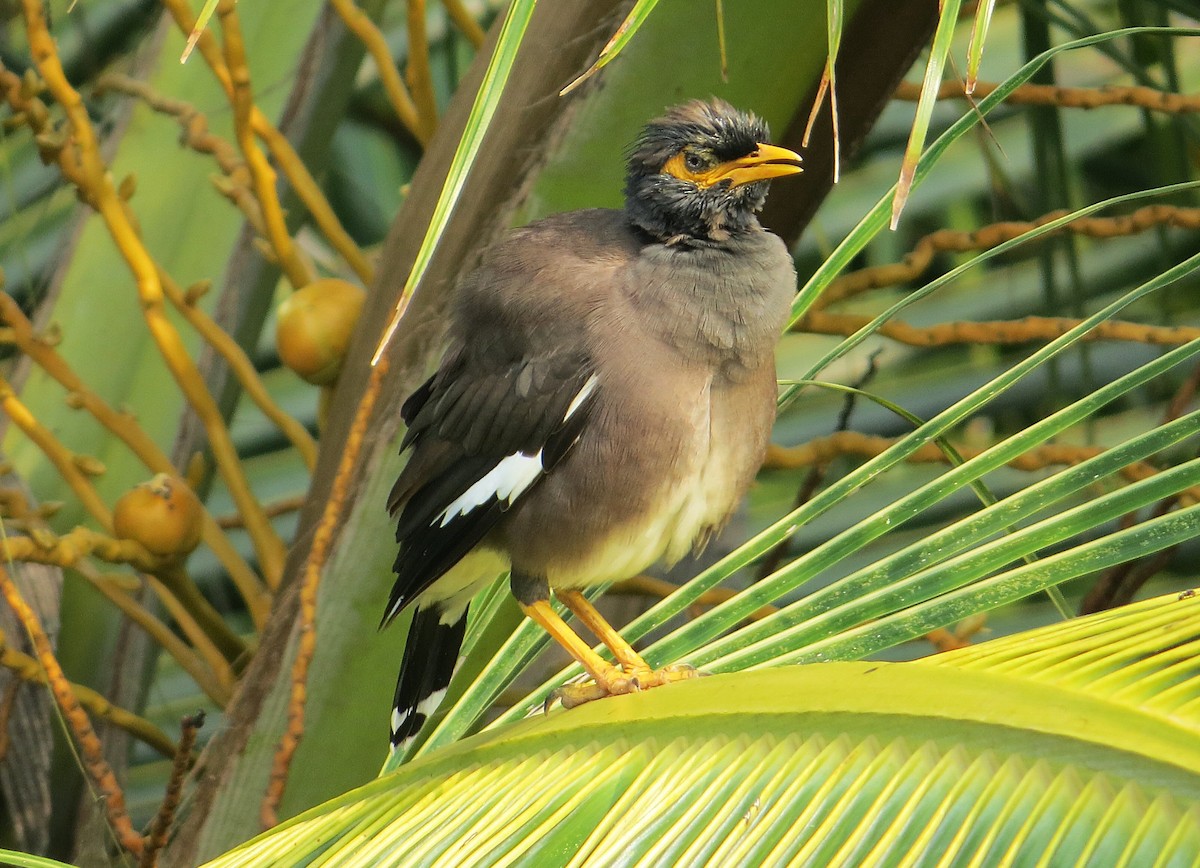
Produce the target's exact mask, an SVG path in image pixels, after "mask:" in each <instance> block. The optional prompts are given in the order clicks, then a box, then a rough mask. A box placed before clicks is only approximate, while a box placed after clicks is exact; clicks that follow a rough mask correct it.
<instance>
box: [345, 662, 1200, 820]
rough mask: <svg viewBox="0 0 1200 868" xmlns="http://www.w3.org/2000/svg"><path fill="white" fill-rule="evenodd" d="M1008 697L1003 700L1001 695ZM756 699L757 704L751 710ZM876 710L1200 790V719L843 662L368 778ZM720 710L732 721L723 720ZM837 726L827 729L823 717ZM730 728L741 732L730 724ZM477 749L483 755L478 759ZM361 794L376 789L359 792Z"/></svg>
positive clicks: (585, 714)
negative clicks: (1044, 745) (1074, 751)
mask: <svg viewBox="0 0 1200 868" xmlns="http://www.w3.org/2000/svg"><path fill="white" fill-rule="evenodd" d="M999 697H1004V698H1005V699H1006V700H1007V702H1006V704H1005V705H1004V706H1003V707H998V706H997V705H996V701H997V699H998V698H999ZM748 706H749V707H753V708H754V711H753V713H749V714H747V713H743V712H740V711H739V709H740V708H744V707H748ZM829 715H838V716H844V717H845V718H846V719H850V717H851V716H853V715H869V716H870V717H871V718H872V719H873V720H872V723H871V726H875V725H877V724H878V722H879V720H878V718H879V717H881V716H891V717H897V718H910V719H911V718H923V719H929V720H931V721H932V720H936V721H939V722H941V723H956V724H972V723H974V724H981V725H984V726H989V727H1000V728H1003V729H1005V730H1008V731H1023V732H1026V733H1039V734H1041V735H1045V736H1051V737H1058V738H1063V739H1068V740H1070V741H1075V742H1079V743H1081V744H1083V745H1092V746H1096V747H1101V748H1107V749H1111V750H1113V751H1117V752H1120V753H1125V754H1131V755H1134V756H1135V757H1138V758H1143V759H1146V760H1151V761H1154V762H1157V763H1161V764H1162V765H1164V766H1166V767H1170V768H1173V769H1174V770H1175V771H1176V772H1183V773H1185V774H1187V775H1193V776H1196V781H1195V787H1194V789H1195V791H1196V794H1197V797H1200V737H1198V736H1200V725H1198V723H1197V722H1196V721H1191V720H1187V719H1186V718H1179V717H1172V718H1170V719H1168V718H1164V717H1161V716H1157V715H1154V714H1151V713H1147V712H1146V711H1145V710H1144V709H1140V708H1136V707H1133V706H1129V705H1124V704H1122V703H1119V702H1115V701H1112V700H1110V699H1107V698H1104V697H1096V696H1089V695H1087V694H1085V693H1082V692H1080V691H1078V690H1070V689H1065V688H1063V687H1061V686H1057V685H1049V684H1043V683H1040V682H1036V681H1032V680H1030V679H1027V678H1019V677H1015V676H1012V675H1008V674H1003V673H992V672H981V671H977V670H973V671H970V672H966V671H960V670H957V669H953V668H950V667H946V666H936V665H929V664H923V663H921V662H908V663H871V662H865V663H864V662H839V663H824V664H813V665H808V666H801V667H780V668H777V669H765V670H758V671H754V672H745V673H734V674H729V675H723V676H713V677H712V678H705V679H700V680H697V681H693V682H683V683H680V684H676V685H672V686H670V687H669V688H666V689H662V690H654V691H649V692H646V693H643V694H638V695H633V696H626V697H619V698H615V699H608V700H603V701H600V702H596V703H593V704H591V705H588V706H583V707H581V708H577V709H572V710H570V711H557V712H552V713H551V714H550V715H549V716H548V717H540V716H539V717H537V718H534V719H531V720H528V721H524V722H521V723H518V724H514V725H513V726H512V727H511V728H509V729H507V730H504V731H501V732H499V733H497V732H489V733H484V734H481V735H478V736H474V737H471V738H468V739H464V740H463V741H461V742H458V743H456V744H454V745H452V746H450V747H447V748H446V749H444V750H438V751H434V752H432V753H430V754H429V755H428V756H426V757H422V758H421V759H419V760H417V761H415V762H413V763H411V764H409V765H407V766H404V767H403V768H402V769H401V770H399V771H398V772H397V773H396V775H395V776H393V775H387V776H385V777H384V778H381V779H380V780H379V781H377V782H374V783H372V784H369V785H368V787H374V786H379V787H381V788H382V789H386V788H388V787H395V786H397V785H400V784H401V781H403V780H408V781H416V780H421V779H424V778H426V777H427V776H436V775H438V774H441V773H443V772H444V771H446V770H448V769H452V768H461V767H462V765H463V764H464V763H483V762H487V761H491V760H496V759H499V758H502V757H506V756H510V755H514V754H520V753H522V752H528V751H536V750H547V749H554V748H556V747H558V746H561V745H562V744H564V743H567V742H570V743H574V744H586V743H588V742H593V741H595V742H612V741H616V740H618V739H621V740H629V739H631V738H634V737H636V736H640V735H642V733H641V732H640V731H641V730H643V729H644V730H645V732H646V733H647V734H648V733H653V734H654V735H655V736H656V737H660V738H667V737H675V736H676V735H678V734H685V733H691V734H693V735H695V736H696V737H700V736H701V735H702V734H703V733H704V732H706V731H707V732H709V733H714V732H715V731H720V730H722V729H724V727H725V726H727V725H728V724H729V723H730V722H731V721H733V720H739V719H740V720H741V721H743V722H742V723H741V724H740V725H738V726H737V727H736V730H737V731H738V732H765V731H767V730H777V731H778V732H780V733H784V732H792V731H795V725H794V724H790V725H789V723H788V721H794V720H796V719H797V718H809V719H813V720H815V719H816V718H818V717H820V716H829ZM717 719H720V720H721V724H720V725H714V721H715V720H717ZM815 728H817V729H821V730H825V729H826V727H824V726H818V727H815ZM725 731H726V733H727V734H728V733H729V731H730V730H728V729H726V730H725ZM471 755H473V756H471ZM357 792H358V794H359V795H360V796H361V795H363V794H364V792H365V791H364V790H359V791H357Z"/></svg>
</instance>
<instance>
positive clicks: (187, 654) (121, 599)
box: [74, 561, 232, 708]
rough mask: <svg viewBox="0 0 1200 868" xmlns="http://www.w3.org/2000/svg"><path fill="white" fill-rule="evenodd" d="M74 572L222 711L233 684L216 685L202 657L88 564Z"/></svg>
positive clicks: (110, 579) (118, 586) (80, 564)
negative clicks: (161, 651) (140, 630)
mask: <svg viewBox="0 0 1200 868" xmlns="http://www.w3.org/2000/svg"><path fill="white" fill-rule="evenodd" d="M74 569H75V571H76V572H77V573H79V574H80V575H81V576H83V577H84V578H85V579H86V580H87V581H88V583H89V584H91V586H92V587H93V588H95V589H96V590H97V591H99V592H100V593H101V594H103V595H104V596H105V598H106V599H107V600H108V601H109V602H110V603H112V604H113V605H114V606H116V607H117V608H118V609H120V610H121V613H122V614H124V615H125V616H126V617H127V618H129V620H131V621H133V623H135V624H137V625H138V626H139V627H141V628H142V630H144V631H145V632H146V634H147V635H148V636H149V637H150V638H151V639H153V640H154V641H155V642H156V643H158V645H159V647H160V648H162V649H163V650H164V651H166V652H167V653H168V654H170V655H171V658H172V659H173V660H174V661H175V662H176V663H178V664H179V667H180V668H181V669H183V671H184V672H186V673H187V674H188V675H190V676H191V677H192V680H193V681H195V682H196V685H197V686H198V687H199V688H200V689H201V690H203V691H204V693H205V695H207V696H208V697H209V698H210V699H211V700H212V701H213V702H215V703H217V705H219V706H221V707H222V708H224V707H225V705H226V704H227V703H228V702H229V696H230V688H231V687H232V684H222V683H221V682H220V681H218V680H217V679H216V678H215V677H214V675H213V671H212V669H211V668H209V667H208V665H207V664H206V663H205V661H204V660H203V659H202V658H201V656H200V655H199V654H197V653H196V651H195V650H194V649H192V648H191V647H189V646H188V644H187V643H186V642H184V641H183V640H182V639H180V638H179V636H177V635H176V634H175V632H174V631H173V630H172V629H171V628H170V627H168V626H167V625H166V624H165V623H164V622H163V621H162V620H160V619H159V618H157V617H155V616H154V614H153V613H151V612H150V610H149V609H147V608H146V607H145V606H143V605H142V604H141V603H139V602H138V601H137V600H135V599H134V598H133V597H132V596H131V595H130V594H129V593H128V592H127V591H126V590H125V589H124V588H122V587H121V586H120V584H119V583H118V581H116V580H114V579H113V578H112V577H110V576H104V575H101V574H100V572H99V571H98V570H96V569H95V568H94V567H93V565H91V564H90V563H88V562H87V561H77V562H76V563H75V564H74ZM185 614H186V613H185ZM176 620H178V619H176ZM213 653H214V656H215V657H217V658H219V656H220V655H219V654H217V653H216V648H215V647H214V648H213Z"/></svg>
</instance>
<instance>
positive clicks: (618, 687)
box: [546, 663, 707, 709]
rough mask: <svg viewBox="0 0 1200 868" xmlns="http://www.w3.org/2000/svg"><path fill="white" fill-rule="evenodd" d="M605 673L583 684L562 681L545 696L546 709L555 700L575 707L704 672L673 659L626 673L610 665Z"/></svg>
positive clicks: (698, 676) (681, 679) (564, 706)
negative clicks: (656, 666) (659, 664)
mask: <svg viewBox="0 0 1200 868" xmlns="http://www.w3.org/2000/svg"><path fill="white" fill-rule="evenodd" d="M605 674H606V676H607V677H605V678H603V679H598V680H596V681H588V682H585V683H583V684H564V685H563V686H562V687H560V688H558V689H557V690H555V691H553V692H552V693H551V694H550V695H549V696H548V697H547V698H546V708H547V709H549V708H550V706H552V705H553V704H554V703H555V702H556V701H557V702H560V703H561V704H562V707H563V708H575V707H576V706H578V705H583V704H584V703H587V702H592V701H594V700H597V699H603V698H604V697H606V696H620V695H622V694H625V693H637V692H639V691H642V690H649V689H651V688H652V687H661V686H662V685H664V684H671V683H673V682H675V681H686V680H687V679H689V678H700V677H701V676H703V675H706V674H707V673H705V672H701V671H700V670H699V669H697V668H696V667H695V666H690V665H688V664H687V663H672V664H671V665H669V666H664V667H662V668H661V669H651V668H650V667H648V666H647V667H645V668H642V667H636V668H634V669H633V670H631V671H630V672H628V673H626V672H624V671H623V670H620V669H616V668H615V667H614V668H613V670H612V672H611V673H605Z"/></svg>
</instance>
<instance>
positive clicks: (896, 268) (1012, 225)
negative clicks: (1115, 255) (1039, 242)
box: [817, 205, 1200, 308]
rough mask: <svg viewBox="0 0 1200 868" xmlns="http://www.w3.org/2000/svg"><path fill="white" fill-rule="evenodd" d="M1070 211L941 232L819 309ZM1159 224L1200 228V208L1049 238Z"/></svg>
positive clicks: (837, 289)
mask: <svg viewBox="0 0 1200 868" xmlns="http://www.w3.org/2000/svg"><path fill="white" fill-rule="evenodd" d="M1068 213H1070V212H1068V211H1064V210H1058V211H1051V212H1050V213H1049V214H1043V215H1042V216H1041V217H1039V218H1037V219H1036V220H1031V221H1015V220H1010V221H1004V222H1001V223H993V224H991V225H989V226H983V227H980V228H979V229H976V230H975V231H974V232H959V231H956V230H953V229H939V230H938V231H936V232H931V233H930V234H929V235H926V236H925V237H924V238H922V239H921V240H920V241H918V242H917V245H916V247H914V248H913V249H912V252H910V253H908V254H907V255H906V256H905V257H904V259H903V260H902V261H900V262H894V263H888V264H886V265H876V266H872V267H870V268H863V269H860V270H859V271H854V272H851V273H849V274H846V275H843V276H842V277H839V278H838V279H837V280H834V281H832V282H831V283H830V284H829V286H828V288H826V290H825V291H824V292H823V293H821V297H820V298H819V299H818V300H817V306H818V307H821V308H826V307H829V306H830V305H832V304H835V303H837V302H839V301H844V300H845V299H847V298H852V297H854V296H856V295H860V294H862V293H864V292H868V291H870V290H872V289H880V288H882V287H885V286H896V285H898V284H901V283H907V282H909V281H911V280H915V279H916V278H918V277H920V276H921V275H922V274H924V273H925V270H926V269H928V268H929V266H930V265H931V264H932V263H933V259H934V257H935V256H936V255H937V254H939V253H967V252H970V251H976V250H990V249H992V248H993V247H998V246H999V245H1001V244H1002V243H1004V242H1005V241H1011V240H1013V239H1014V238H1017V237H1019V236H1021V235H1024V234H1025V233H1026V232H1029V231H1031V230H1033V229H1036V228H1038V227H1039V226H1043V225H1045V224H1047V223H1050V222H1053V221H1054V220H1058V219H1059V218H1061V217H1064V216H1066V215H1067V214H1068ZM1156 226H1174V227H1177V228H1180V229H1191V230H1196V229H1200V208H1182V207H1176V206H1174V205H1147V206H1146V207H1145V208H1138V209H1137V210H1136V211H1131V212H1130V213H1128V214H1121V215H1119V216H1116V217H1080V218H1079V219H1077V220H1072V221H1071V222H1070V223H1068V224H1066V225H1065V226H1063V227H1061V228H1060V229H1057V230H1055V231H1054V232H1051V233H1050V234H1049V236H1044V237H1050V236H1053V235H1056V234H1058V233H1061V232H1070V233H1073V234H1075V235H1083V236H1086V237H1088V238H1116V237H1121V236H1126V235H1135V234H1137V233H1139V232H1145V231H1146V230H1147V229H1152V228H1154V227H1156Z"/></svg>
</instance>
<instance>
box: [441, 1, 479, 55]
mask: <svg viewBox="0 0 1200 868" xmlns="http://www.w3.org/2000/svg"><path fill="white" fill-rule="evenodd" d="M442 5H443V6H445V7H446V12H447V13H448V14H449V15H450V20H451V21H453V22H454V26H455V27H457V28H458V29H459V30H460V31H461V32H462V35H463V36H465V37H467V40H468V41H469V42H470V43H471V44H472V45H474V46H475V47H476V48H479V47H480V46H481V45H483V40H484V39H486V38H487V34H486V33H484V32H483V28H482V27H480V26H479V22H478V21H476V20H475V19H474V18H473V17H472V16H471V13H470V12H468V11H467V7H466V6H464V5H463V4H462V0H442Z"/></svg>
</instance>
